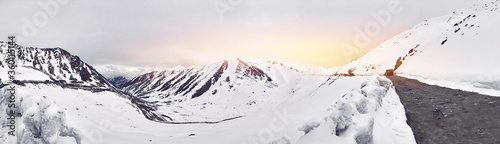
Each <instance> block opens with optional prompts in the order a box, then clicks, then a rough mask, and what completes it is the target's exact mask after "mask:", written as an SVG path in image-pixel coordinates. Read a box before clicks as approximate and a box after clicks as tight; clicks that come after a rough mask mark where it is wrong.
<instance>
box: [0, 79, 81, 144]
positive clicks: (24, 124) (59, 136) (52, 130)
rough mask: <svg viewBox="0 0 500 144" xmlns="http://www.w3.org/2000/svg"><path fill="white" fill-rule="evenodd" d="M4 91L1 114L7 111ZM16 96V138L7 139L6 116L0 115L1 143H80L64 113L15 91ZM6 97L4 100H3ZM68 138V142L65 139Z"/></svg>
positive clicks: (30, 96) (51, 105)
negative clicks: (0, 125) (0, 126)
mask: <svg viewBox="0 0 500 144" xmlns="http://www.w3.org/2000/svg"><path fill="white" fill-rule="evenodd" d="M8 93H9V91H7V89H5V88H4V89H3V90H2V97H1V98H0V111H4V112H7V111H10V109H9V108H8V104H9V102H8V100H10V99H7V97H6V95H7V94H8ZM17 93H18V94H17V95H16V103H14V104H16V108H15V109H13V110H15V111H16V114H15V117H16V133H15V134H16V137H17V139H15V138H16V137H13V136H8V134H7V131H8V130H9V127H8V126H7V124H8V122H10V121H4V119H7V117H9V115H7V113H1V114H0V119H2V123H1V124H2V128H0V129H1V130H0V131H2V132H4V133H2V136H0V142H2V143H16V141H17V143H21V144H25V143H48V144H55V143H78V144H79V143H80V135H79V134H78V131H76V130H75V129H74V128H72V127H70V126H68V125H67V123H66V114H65V112H64V110H62V109H61V108H59V107H58V106H56V105H55V104H54V103H50V102H49V101H46V100H43V99H41V98H40V97H36V96H33V95H31V94H28V93H25V92H23V91H17ZM4 95H5V96H4ZM68 138H70V139H68Z"/></svg>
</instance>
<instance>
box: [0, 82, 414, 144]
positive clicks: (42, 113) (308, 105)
mask: <svg viewBox="0 0 500 144" xmlns="http://www.w3.org/2000/svg"><path fill="white" fill-rule="evenodd" d="M296 85H297V86H298V87H301V88H297V89H296V90H295V92H294V93H287V95H285V94H281V95H283V96H284V97H286V99H281V101H280V102H278V103H275V104H273V108H269V109H262V110H260V111H258V112H255V113H251V114H248V115H246V116H244V117H241V118H237V119H233V120H229V121H225V122H221V123H213V124H165V123H158V122H154V121H151V120H148V119H146V118H145V117H144V116H143V115H142V114H141V111H139V110H138V109H137V107H136V106H135V105H134V104H133V103H132V102H131V101H130V100H127V99H123V98H122V96H121V95H119V94H117V93H115V92H110V91H104V92H90V91H86V90H75V89H67V88H62V87H60V86H59V85H54V84H26V85H25V86H18V88H17V91H19V94H18V95H17V99H16V101H19V104H20V105H19V107H18V108H17V109H16V111H17V112H18V114H17V116H16V123H17V130H16V131H17V138H16V137H12V136H8V135H6V134H7V133H6V131H7V130H8V127H7V121H2V129H0V131H3V132H5V133H2V135H1V136H0V143H65V144H71V143H82V144H99V143H106V144H108V143H109V144H112V143H124V144H128V143H130V144H132V143H153V144H154V143H217V144H234V143H285V144H287V143H288V144H289V143H308V144H312V143H323V142H346V143H355V142H372V143H375V144H378V143H384V144H387V143H414V142H415V139H414V137H413V134H412V131H411V129H410V128H409V126H408V125H406V117H405V115H404V109H403V107H402V105H401V103H399V99H398V98H397V96H396V95H395V92H394V89H393V88H392V86H391V83H390V81H388V80H387V79H386V78H383V77H378V76H373V77H330V78H329V77H322V78H304V80H301V81H300V82H298V83H296ZM1 92H2V95H4V94H7V93H8V91H7V90H6V89H5V88H3V89H2V91H1ZM237 96H239V95H234V96H233V97H237ZM212 97H215V96H212ZM200 98H202V97H200ZM215 98H217V97H215ZM220 99H229V98H220ZM235 99H236V98H235ZM208 100H209V99H208ZM7 104H8V102H7V99H6V97H2V99H1V100H0V108H1V109H0V110H1V111H6V109H5V108H7V106H6V105H7ZM217 105H223V104H217ZM247 108H251V107H247ZM347 109H350V110H349V111H348V110H347ZM225 110H229V111H231V109H225ZM237 110H240V111H245V108H244V107H237V108H236V109H235V111H237ZM351 115H352V116H351ZM6 117H7V115H6V114H5V113H1V114H0V118H2V119H5V118H6ZM332 125H337V126H336V127H333V126H332ZM337 129H341V131H338V130H337ZM337 131H338V132H337ZM336 132H337V133H336Z"/></svg>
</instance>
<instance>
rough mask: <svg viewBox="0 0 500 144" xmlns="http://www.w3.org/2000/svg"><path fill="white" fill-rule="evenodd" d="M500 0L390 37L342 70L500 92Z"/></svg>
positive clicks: (344, 71)
mask: <svg viewBox="0 0 500 144" xmlns="http://www.w3.org/2000/svg"><path fill="white" fill-rule="evenodd" d="M499 3H500V2H499V1H493V2H488V3H486V4H483V5H474V6H473V7H470V8H467V9H463V10H460V11H455V12H453V13H452V14H449V15H446V16H442V17H437V18H432V19H429V20H426V21H424V22H422V23H420V24H418V25H417V26H415V27H413V28H411V29H409V30H407V31H405V32H402V33H401V34H399V35H397V36H395V37H393V38H391V39H389V40H387V41H386V42H384V43H382V44H381V45H380V46H378V47H376V48H375V49H373V50H372V51H370V52H368V53H367V54H366V55H365V56H363V57H361V58H358V59H356V60H354V61H352V62H350V63H348V64H346V65H345V66H342V67H337V68H332V69H335V71H338V72H339V73H348V71H352V73H353V74H356V75H363V74H384V73H385V71H386V70H387V69H395V72H396V74H399V75H404V76H407V77H414V78H417V79H419V80H422V81H427V82H430V83H436V84H440V85H443V86H448V87H453V88H460V89H465V90H471V91H477V92H481V93H484V94H490V95H500V83H499V81H500V67H498V66H497V65H498V62H499V61H500V59H499V57H498V54H500V49H498V47H499V46H500V41H498V38H497V35H498V33H500V27H499V25H500V19H499V17H500V10H499V6H498V4H499Z"/></svg>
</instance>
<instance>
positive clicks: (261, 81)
mask: <svg viewBox="0 0 500 144" xmlns="http://www.w3.org/2000/svg"><path fill="white" fill-rule="evenodd" d="M299 75H301V72H299V71H297V70H295V69H293V68H290V67H286V66H283V65H282V64H278V63H276V62H274V63H272V62H264V63H260V64H257V63H251V62H246V61H243V60H241V59H235V60H229V61H228V60H224V61H221V62H218V63H215V64H211V65H207V66H204V67H191V68H187V69H184V70H167V71H153V72H150V73H146V74H143V75H140V76H138V77H135V78H133V79H131V80H129V81H128V82H126V83H124V84H123V85H121V89H122V90H123V91H124V92H128V93H130V94H132V95H134V96H136V98H138V99H141V100H143V101H145V102H147V103H144V104H145V105H149V106H150V107H154V108H156V110H154V111H155V112H154V113H153V114H151V116H150V117H149V118H151V119H156V120H160V121H167V122H188V121H220V120H224V119H228V118H234V117H240V116H244V115H245V113H240V114H237V113H236V112H228V113H226V114H218V115H211V116H208V114H207V115H206V116H201V117H200V116H195V115H197V114H199V113H197V114H194V113H193V112H192V111H188V110H186V108H188V107H189V108H193V107H194V106H185V107H184V106H181V105H182V104H186V103H192V102H193V101H196V102H194V103H196V104H194V103H193V104H192V105H197V106H196V107H200V109H206V108H207V107H211V105H214V104H213V103H212V102H210V101H203V100H192V99H197V98H199V97H200V98H201V99H206V98H207V97H212V96H215V97H218V98H216V99H227V101H230V102H224V103H226V104H224V105H225V107H230V106H231V107H237V106H238V107H239V106H241V105H248V106H252V105H255V104H256V103H260V101H268V99H269V98H262V99H259V98H257V97H265V96H269V94H268V93H270V91H276V90H278V89H279V90H282V91H290V90H292V88H291V87H289V86H287V85H283V86H281V85H282V84H285V83H287V82H292V81H296V80H297V79H300V76H299ZM277 87H279V88H277ZM224 96H233V99H240V98H241V97H247V99H246V100H241V101H238V102H236V101H235V100H230V99H228V97H224ZM216 101H219V102H218V103H222V102H220V100H216ZM215 105H218V104H215ZM258 105H260V104H258ZM221 110H222V109H221ZM255 110H256V109H252V110H251V111H255ZM207 111H208V110H207ZM173 112H174V113H173ZM202 117H204V118H202ZM188 119H190V120H188ZM194 119H196V120H194Z"/></svg>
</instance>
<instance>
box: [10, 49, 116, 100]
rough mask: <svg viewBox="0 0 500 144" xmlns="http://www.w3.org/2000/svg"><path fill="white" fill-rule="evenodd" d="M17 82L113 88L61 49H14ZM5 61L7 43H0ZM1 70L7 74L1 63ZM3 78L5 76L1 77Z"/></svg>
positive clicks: (83, 63) (73, 56)
mask: <svg viewBox="0 0 500 144" xmlns="http://www.w3.org/2000/svg"><path fill="white" fill-rule="evenodd" d="M16 53H17V55H16V58H17V63H16V64H17V68H16V71H18V72H17V73H16V80H19V82H32V83H34V82H38V83H58V84H61V85H65V86H71V87H75V88H86V89H103V90H108V89H112V88H113V86H112V85H111V84H110V83H109V82H108V81H107V80H106V79H105V78H104V77H103V76H102V75H101V74H99V72H97V71H96V70H95V69H94V68H93V67H92V66H90V65H89V64H87V63H85V62H83V61H82V60H81V59H80V58H79V57H78V56H75V55H71V54H70V53H69V52H67V51H66V50H64V49H61V48H33V47H22V46H17V51H16ZM6 58H7V43H5V42H0V59H2V60H4V59H6ZM0 69H2V71H4V70H5V71H7V69H8V67H7V65H6V64H4V63H2V62H0ZM0 77H2V78H6V77H7V72H2V73H0Z"/></svg>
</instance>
